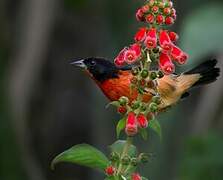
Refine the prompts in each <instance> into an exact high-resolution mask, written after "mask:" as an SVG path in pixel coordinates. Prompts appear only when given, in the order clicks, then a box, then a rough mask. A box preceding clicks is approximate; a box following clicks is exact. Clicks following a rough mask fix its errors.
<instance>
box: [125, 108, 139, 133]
mask: <svg viewBox="0 0 223 180" xmlns="http://www.w3.org/2000/svg"><path fill="white" fill-rule="evenodd" d="M125 132H126V134H127V135H128V136H134V135H135V134H136V133H137V132H138V128H137V121H136V115H135V113H134V112H130V113H129V114H128V117H127V122H126V127H125Z"/></svg>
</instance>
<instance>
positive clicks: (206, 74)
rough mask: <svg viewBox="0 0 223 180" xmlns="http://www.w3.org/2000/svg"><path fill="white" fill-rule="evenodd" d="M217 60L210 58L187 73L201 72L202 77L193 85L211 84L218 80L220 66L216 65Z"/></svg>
mask: <svg viewBox="0 0 223 180" xmlns="http://www.w3.org/2000/svg"><path fill="white" fill-rule="evenodd" d="M217 62H218V61H217V60H216V59H214V60H208V61H206V62H204V63H202V64H200V65H198V66H197V67H195V68H194V69H191V70H190V71H188V72H186V73H185V74H200V75H201V78H200V79H199V81H197V82H196V83H195V84H194V85H193V86H199V85H204V84H209V83H212V82H214V81H216V80H217V77H218V76H219V75H220V68H217V67H216V64H217Z"/></svg>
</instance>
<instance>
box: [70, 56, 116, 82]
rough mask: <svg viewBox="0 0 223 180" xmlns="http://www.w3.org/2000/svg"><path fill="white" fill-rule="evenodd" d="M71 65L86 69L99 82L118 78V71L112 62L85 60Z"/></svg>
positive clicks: (96, 59)
mask: <svg viewBox="0 0 223 180" xmlns="http://www.w3.org/2000/svg"><path fill="white" fill-rule="evenodd" d="M71 64H72V65H75V66H79V67H81V68H84V69H86V70H87V71H88V72H89V73H90V74H91V75H92V76H93V77H94V78H95V79H96V80H97V81H99V82H103V81H105V80H107V79H110V78H117V77H118V70H119V69H118V68H117V67H116V66H115V65H114V64H113V63H112V62H110V61H108V60H106V59H103V58H87V59H82V60H79V61H74V62H72V63H71Z"/></svg>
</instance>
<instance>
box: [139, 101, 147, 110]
mask: <svg viewBox="0 0 223 180" xmlns="http://www.w3.org/2000/svg"><path fill="white" fill-rule="evenodd" d="M140 111H142V112H144V111H146V104H145V103H142V104H141V106H140Z"/></svg>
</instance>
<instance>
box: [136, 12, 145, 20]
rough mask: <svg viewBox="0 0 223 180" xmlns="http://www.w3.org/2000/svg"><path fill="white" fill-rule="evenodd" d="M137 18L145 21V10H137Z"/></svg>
mask: <svg viewBox="0 0 223 180" xmlns="http://www.w3.org/2000/svg"><path fill="white" fill-rule="evenodd" d="M136 19H137V20H138V21H144V20H145V18H144V13H143V10H142V9H138V10H137V12H136Z"/></svg>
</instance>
